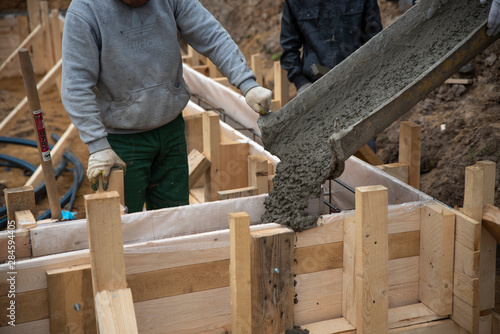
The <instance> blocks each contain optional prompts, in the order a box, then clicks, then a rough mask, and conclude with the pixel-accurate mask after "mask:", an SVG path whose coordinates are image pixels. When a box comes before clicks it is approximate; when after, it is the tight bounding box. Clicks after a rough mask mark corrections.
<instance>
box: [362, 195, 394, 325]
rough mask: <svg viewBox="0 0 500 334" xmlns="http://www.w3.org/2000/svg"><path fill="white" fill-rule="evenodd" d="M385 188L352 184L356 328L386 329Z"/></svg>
mask: <svg viewBox="0 0 500 334" xmlns="http://www.w3.org/2000/svg"><path fill="white" fill-rule="evenodd" d="M387 203H388V202H387V188H385V187H382V186H367V187H358V188H356V253H355V254H356V255H355V256H356V260H355V262H356V264H355V271H356V329H357V333H359V334H363V333H374V334H375V333H387V332H388V322H389V319H388V314H389V296H388V293H389V283H388V256H389V255H388V254H389V252H388V234H387V217H388V208H387V205H388V204H387Z"/></svg>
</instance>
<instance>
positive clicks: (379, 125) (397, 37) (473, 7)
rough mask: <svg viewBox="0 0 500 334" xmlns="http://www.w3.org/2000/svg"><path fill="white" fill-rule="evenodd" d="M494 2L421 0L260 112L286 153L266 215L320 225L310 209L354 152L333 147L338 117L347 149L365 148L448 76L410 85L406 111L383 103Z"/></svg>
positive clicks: (274, 148) (270, 141) (277, 147)
mask: <svg viewBox="0 0 500 334" xmlns="http://www.w3.org/2000/svg"><path fill="white" fill-rule="evenodd" d="M489 7H490V4H489V3H488V4H487V5H481V4H480V2H479V0H448V1H445V0H421V1H420V2H419V3H418V4H417V5H415V6H414V7H413V8H411V9H410V10H408V11H407V12H406V13H405V14H404V15H402V16H401V17H400V18H399V19H398V20H396V21H395V22H394V23H393V24H391V25H390V26H389V27H387V28H386V29H384V30H383V31H382V32H381V33H379V34H378V35H377V36H375V37H374V38H373V39H372V40H370V41H369V42H368V43H367V44H365V45H364V46H363V47H362V48H360V49H359V50H357V51H356V52H355V53H354V54H352V55H351V56H350V57H349V58H347V59H346V60H345V61H343V62H342V63H341V64H339V65H338V66H336V67H335V68H334V69H333V70H331V71H330V72H329V73H328V74H327V75H325V76H324V77H322V78H321V79H320V80H318V81H317V82H315V83H314V84H313V85H312V86H311V87H310V88H308V89H307V90H306V91H304V92H303V93H302V94H301V95H300V96H298V97H296V98H294V99H293V100H292V101H290V102H289V103H288V104H287V105H285V106H284V107H283V108H282V109H280V110H279V111H278V112H274V113H271V114H268V115H265V116H261V117H259V127H260V129H261V131H262V135H263V142H264V147H265V148H266V150H268V151H269V152H271V153H273V154H275V155H277V156H278V157H279V158H280V160H281V162H280V163H279V164H278V166H277V169H276V176H275V177H274V181H273V184H274V185H273V189H272V190H271V191H270V193H269V196H268V197H267V199H266V201H265V206H266V213H265V214H264V215H263V216H262V221H263V222H266V223H267V222H276V223H280V224H283V225H288V226H290V227H291V228H292V229H293V230H295V231H301V230H304V229H308V228H311V227H314V226H316V221H317V219H318V216H315V215H310V214H308V213H307V212H306V208H307V206H308V203H309V199H310V198H311V197H315V198H318V197H319V196H320V187H321V185H322V184H323V183H324V182H325V181H326V180H327V179H328V178H334V177H338V176H339V175H340V173H341V172H342V170H343V161H344V160H345V159H347V158H348V157H349V156H345V157H344V156H339V155H342V154H338V153H333V150H332V149H331V145H332V143H331V139H330V138H331V137H332V135H334V133H335V131H334V128H335V127H336V125H335V124H336V121H335V120H336V119H338V124H339V125H340V126H339V129H338V131H337V132H341V133H343V134H346V133H347V134H348V135H347V136H346V137H349V136H350V138H349V141H350V143H347V144H346V143H344V144H345V145H347V146H349V147H350V148H349V149H345V150H344V151H343V152H344V153H345V154H347V153H348V154H349V155H350V154H353V153H354V152H351V151H352V148H354V147H357V149H359V148H361V146H363V145H364V144H365V143H367V142H368V141H369V140H370V139H371V138H373V137H374V136H376V135H377V134H378V133H380V132H381V131H383V129H385V127H387V126H388V125H390V124H391V123H392V122H393V121H395V120H396V119H397V118H398V117H399V116H401V114H404V113H405V112H406V111H408V110H409V109H410V108H411V107H412V106H413V105H414V104H416V103H417V102H418V100H420V99H422V98H423V97H425V95H426V94H428V93H430V92H431V91H432V89H434V87H435V86H437V85H439V84H440V83H441V82H442V81H443V80H445V79H446V78H444V79H442V80H441V82H436V83H435V84H434V85H433V86H432V87H424V88H423V89H422V88H420V92H419V93H420V95H419V96H413V97H412V93H411V92H409V93H408V92H407V93H408V94H409V95H408V94H407V95H405V96H408V97H409V98H408V101H409V102H408V103H407V104H405V103H404V102H403V103H402V104H401V105H399V109H401V108H404V109H405V110H399V111H398V113H399V114H400V115H395V114H394V113H388V112H384V109H383V108H381V106H384V105H387V104H389V103H390V102H391V101H392V100H394V99H395V97H397V96H398V95H401V92H402V91H405V89H407V87H408V86H411V85H412V84H414V83H415V82H418V81H419V79H421V78H423V77H425V76H426V74H427V73H428V72H429V69H430V68H433V67H436V64H439V63H440V62H441V61H442V60H443V58H446V57H447V56H448V55H449V53H450V52H451V51H452V50H453V49H454V48H455V47H456V45H458V44H460V43H461V42H463V41H464V40H466V39H468V38H467V37H468V36H470V34H471V33H472V32H474V31H475V30H476V29H477V28H478V27H480V26H481V25H483V24H484V23H485V21H486V19H487V14H488V11H489ZM473 56H474V54H465V55H463V54H462V55H460V57H459V60H458V61H456V62H454V63H453V65H452V67H453V68H451V69H450V68H439V71H448V72H449V74H447V75H451V74H453V72H450V71H451V70H452V71H455V70H456V69H459V68H460V66H462V65H463V64H465V63H466V62H467V61H469V60H470V59H471V58H472V57H473ZM448 67H450V66H448ZM417 95H418V94H417ZM410 100H411V101H410ZM379 110H382V112H380V113H379V114H378V115H376V113H377V112H378V111H379ZM384 113H386V114H387V115H386V116H387V117H384V116H385V114H384ZM381 114H382V115H381ZM389 114H390V115H389ZM375 116H376V117H375ZM394 117H396V118H394ZM393 118H394V119H393ZM362 122H364V125H363V126H362V127H360V126H357V125H359V124H360V123H362ZM334 137H335V136H334ZM344 144H342V143H341V144H340V146H342V145H344ZM333 146H334V145H333ZM346 152H347V153H346Z"/></svg>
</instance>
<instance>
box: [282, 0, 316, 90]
mask: <svg viewBox="0 0 500 334" xmlns="http://www.w3.org/2000/svg"><path fill="white" fill-rule="evenodd" d="M280 43H281V47H282V48H283V53H282V54H281V68H283V69H284V70H285V71H287V72H288V80H289V81H290V82H294V83H295V86H296V87H297V89H299V88H300V86H302V85H303V84H305V83H307V82H309V80H308V79H307V78H306V77H305V76H304V75H303V74H302V67H303V63H302V59H301V58H300V55H301V53H300V49H301V47H302V45H303V36H302V33H301V32H300V29H299V27H298V25H297V19H296V17H295V15H294V13H293V12H292V10H291V8H290V4H289V3H288V0H285V5H284V8H283V14H282V18H281V35H280Z"/></svg>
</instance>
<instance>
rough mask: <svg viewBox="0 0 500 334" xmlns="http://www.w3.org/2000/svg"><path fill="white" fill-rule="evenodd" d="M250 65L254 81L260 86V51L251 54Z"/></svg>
mask: <svg viewBox="0 0 500 334" xmlns="http://www.w3.org/2000/svg"><path fill="white" fill-rule="evenodd" d="M250 67H251V68H252V71H253V73H254V74H255V76H256V77H257V79H256V81H257V83H258V84H259V85H261V86H262V83H263V81H262V58H261V56H260V53H258V54H254V55H252V58H251V64H250Z"/></svg>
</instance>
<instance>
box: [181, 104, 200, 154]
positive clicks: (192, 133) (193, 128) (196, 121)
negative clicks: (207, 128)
mask: <svg viewBox="0 0 500 334" xmlns="http://www.w3.org/2000/svg"><path fill="white" fill-rule="evenodd" d="M184 111H186V109H184ZM183 114H184V123H185V124H186V129H185V131H184V132H185V135H186V142H187V151H188V152H191V151H192V150H197V151H198V152H202V151H203V120H202V118H203V115H202V114H192V115H186V113H185V112H183Z"/></svg>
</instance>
